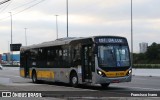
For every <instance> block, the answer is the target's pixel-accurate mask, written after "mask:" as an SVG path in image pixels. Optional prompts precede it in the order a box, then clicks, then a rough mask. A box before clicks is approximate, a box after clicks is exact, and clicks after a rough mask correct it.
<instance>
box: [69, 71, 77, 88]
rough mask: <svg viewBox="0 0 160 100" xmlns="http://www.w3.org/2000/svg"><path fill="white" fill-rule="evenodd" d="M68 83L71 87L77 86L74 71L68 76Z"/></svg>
mask: <svg viewBox="0 0 160 100" xmlns="http://www.w3.org/2000/svg"><path fill="white" fill-rule="evenodd" d="M70 84H71V86H73V87H77V86H78V77H77V74H76V73H75V72H74V73H72V74H71V76H70Z"/></svg>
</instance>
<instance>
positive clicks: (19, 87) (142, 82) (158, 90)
mask: <svg viewBox="0 0 160 100" xmlns="http://www.w3.org/2000/svg"><path fill="white" fill-rule="evenodd" d="M0 91H2V92H3V91H35V92H41V93H43V92H44V91H47V92H45V93H43V97H45V99H44V98H43V99H44V100H48V99H49V100H50V99H51V98H48V96H49V97H54V98H56V99H57V98H59V99H64V98H65V97H67V98H69V97H70V98H71V97H72V98H71V99H72V100H73V99H78V100H81V99H87V100H88V99H93V98H94V100H95V99H96V100H98V99H102V100H103V99H106V97H107V98H108V97H115V99H118V100H123V98H124V97H130V96H131V94H133V95H132V96H133V97H134V98H135V99H136V100H139V99H140V100H143V99H148V100H153V99H155V100H159V99H160V98H159V97H160V77H146V76H133V77H132V82H129V83H116V84H111V85H110V87H109V88H107V89H104V88H101V87H100V86H99V85H94V86H84V85H80V86H79V87H78V88H74V87H70V85H69V84H64V83H52V82H41V83H40V84H33V83H32V80H31V79H24V78H21V77H20V76H19V69H18V68H4V69H3V70H0ZM146 93H150V94H155V95H153V97H152V96H147V97H146V96H145V95H143V96H142V97H141V96H140V97H141V98H139V99H137V96H135V95H134V94H146ZM53 94H54V95H53ZM156 94H157V96H159V97H157V96H156ZM104 96H105V97H104ZM79 97H81V98H79ZM82 97H83V98H82ZM117 97H121V98H122V99H120V98H117ZM134 98H132V99H133V100H135V99H134ZM43 99H42V98H40V100H43ZM52 99H53V98H52ZM56 99H55V100H56ZM130 99H131V98H130ZM16 100H17V99H16Z"/></svg>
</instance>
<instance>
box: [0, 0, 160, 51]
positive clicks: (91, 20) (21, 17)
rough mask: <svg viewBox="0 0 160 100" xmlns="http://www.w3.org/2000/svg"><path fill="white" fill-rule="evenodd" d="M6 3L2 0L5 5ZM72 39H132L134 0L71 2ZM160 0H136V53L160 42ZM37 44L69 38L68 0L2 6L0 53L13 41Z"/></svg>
mask: <svg viewBox="0 0 160 100" xmlns="http://www.w3.org/2000/svg"><path fill="white" fill-rule="evenodd" d="M2 1H4V0H0V2H2ZM68 2H69V37H88V36H95V35H114V36H124V37H126V38H127V39H128V42H129V45H130V40H131V38H130V37H131V31H130V30H131V25H130V23H131V0H68ZM159 5H160V0H133V39H134V42H133V43H134V52H139V43H140V42H147V43H149V45H151V43H153V42H157V43H160V39H159V38H160V37H159V36H160V35H159V34H160V6H159ZM8 12H12V15H13V16H12V19H13V43H22V45H25V29H24V28H27V30H26V32H27V44H28V45H31V44H37V43H41V42H45V41H52V40H55V39H56V37H57V36H56V17H55V15H59V16H58V32H59V36H58V37H59V38H63V37H66V36H67V35H66V0H11V1H10V2H8V3H5V4H2V5H0V53H5V52H8V50H9V45H8V44H9V43H10V42H11V28H10V22H11V19H10V14H9V13H8Z"/></svg>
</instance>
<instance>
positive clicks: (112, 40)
mask: <svg viewBox="0 0 160 100" xmlns="http://www.w3.org/2000/svg"><path fill="white" fill-rule="evenodd" d="M95 41H96V42H97V43H126V40H125V39H122V38H97V39H96V40H95Z"/></svg>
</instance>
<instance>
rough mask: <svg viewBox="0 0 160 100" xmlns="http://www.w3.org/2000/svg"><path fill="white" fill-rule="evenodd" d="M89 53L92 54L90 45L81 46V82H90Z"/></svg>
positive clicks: (90, 65)
mask: <svg viewBox="0 0 160 100" xmlns="http://www.w3.org/2000/svg"><path fill="white" fill-rule="evenodd" d="M91 54H92V46H91V45H86V46H83V48H82V59H83V67H82V81H83V82H92V70H91V67H92V64H91V61H92V59H91V57H92V56H91Z"/></svg>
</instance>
